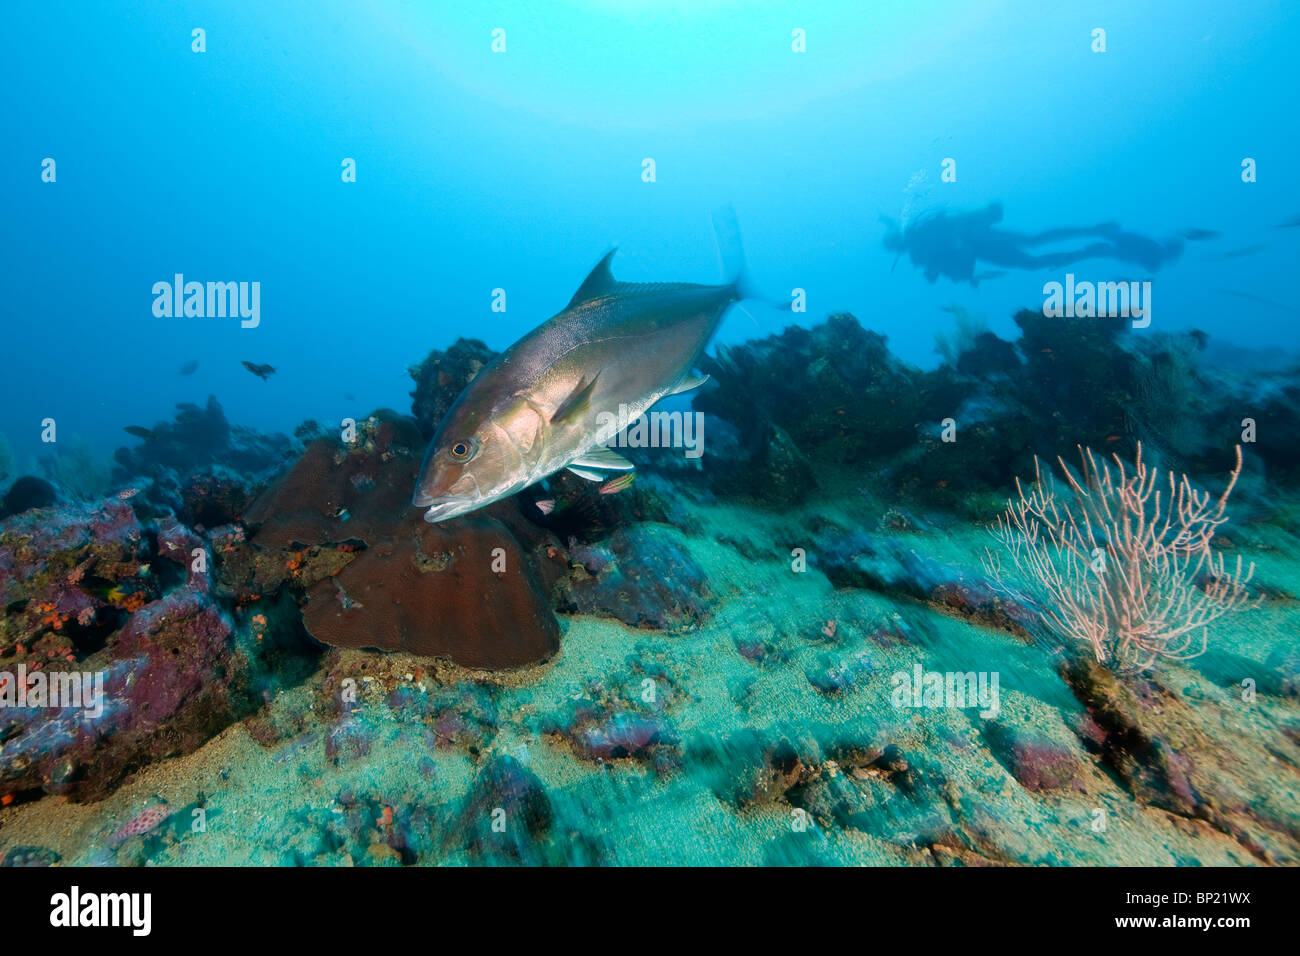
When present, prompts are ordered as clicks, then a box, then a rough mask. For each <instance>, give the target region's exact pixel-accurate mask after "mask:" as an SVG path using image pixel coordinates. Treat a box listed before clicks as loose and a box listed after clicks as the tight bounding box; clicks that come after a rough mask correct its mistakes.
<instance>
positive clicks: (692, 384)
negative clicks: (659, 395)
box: [668, 373, 709, 395]
mask: <svg viewBox="0 0 1300 956" xmlns="http://www.w3.org/2000/svg"><path fill="white" fill-rule="evenodd" d="M708 380H709V377H708V376H707V375H691V374H690V373H687V375H686V376H685V377H684V378H683V379H682V380H681V381H680V382H678V383H677V384H676V385H674V386H673V390H672V391H671V392H669V393H668V394H669V395H680V394H682V392H690V391H694V390H695V389H697V388H699V387H700V386H701V385H703V384H704V383H705V382H707V381H708Z"/></svg>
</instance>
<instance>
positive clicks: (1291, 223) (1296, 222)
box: [1273, 215, 1300, 229]
mask: <svg viewBox="0 0 1300 956" xmlns="http://www.w3.org/2000/svg"><path fill="white" fill-rule="evenodd" d="M1297 226H1300V215H1295V216H1292V217H1291V218H1290V219H1288V220H1287V221H1286V222H1279V223H1278V224H1277V225H1276V226H1274V227H1273V228H1274V229H1295V228H1296V227H1297Z"/></svg>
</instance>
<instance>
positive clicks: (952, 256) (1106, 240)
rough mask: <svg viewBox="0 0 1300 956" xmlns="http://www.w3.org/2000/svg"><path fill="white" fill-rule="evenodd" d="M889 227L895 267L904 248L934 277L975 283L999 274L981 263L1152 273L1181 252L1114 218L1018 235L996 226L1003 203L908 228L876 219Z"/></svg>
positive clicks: (1178, 243)
mask: <svg viewBox="0 0 1300 956" xmlns="http://www.w3.org/2000/svg"><path fill="white" fill-rule="evenodd" d="M880 219H881V221H882V222H884V223H885V224H886V225H887V226H888V227H889V230H888V231H887V232H886V233H885V238H884V245H885V248H886V249H889V250H891V251H893V252H896V253H897V255H896V256H895V257H894V265H895V266H897V265H898V260H899V259H900V258H901V257H902V255H903V253H904V252H906V253H907V255H908V258H909V259H911V260H912V264H913V265H915V266H917V267H918V268H920V269H921V270H923V271H924V273H925V278H926V279H927V280H928V281H930V282H934V281H936V280H937V279H938V278H939V276H941V275H942V276H947V277H948V278H949V279H951V280H952V281H954V282H969V283H970V284H971V285H974V286H977V285H979V282H980V280H981V279H989V278H993V277H994V276H998V275H1002V273H1001V272H983V273H979V274H977V273H976V271H975V269H976V266H977V265H979V264H980V263H987V264H989V265H995V266H1004V267H1006V268H1008V269H1026V270H1032V269H1060V268H1062V267H1064V266H1068V265H1071V264H1073V263H1075V262H1080V261H1082V260H1084V259H1115V260H1118V261H1120V262H1129V263H1132V264H1134V265H1138V266H1141V267H1142V268H1144V269H1147V270H1149V271H1152V272H1154V271H1155V270H1157V269H1159V268H1160V266H1161V265H1163V264H1164V263H1165V262H1166V261H1172V260H1174V259H1177V258H1178V256H1179V255H1181V254H1182V251H1183V244H1182V240H1180V239H1171V240H1170V241H1169V242H1167V243H1161V242H1158V241H1156V240H1155V239H1149V238H1147V237H1146V236H1143V235H1139V234H1138V233H1134V232H1125V231H1124V230H1122V229H1121V228H1120V227H1119V225H1118V224H1116V223H1113V222H1105V223H1100V224H1098V225H1095V226H1079V227H1062V228H1057V229H1048V230H1045V231H1044V232H1038V233H1032V234H1029V233H1020V232H1013V231H1011V230H1009V229H998V228H995V224H996V223H999V222H1001V221H1002V203H1000V202H992V203H989V204H988V205H987V206H985V207H984V208H983V209H979V210H976V211H974V212H966V213H956V214H950V213H947V212H938V213H931V214H929V215H926V216H922V217H919V218H918V219H916V220H915V221H913V222H911V223H908V224H907V225H906V226H900V225H899V224H898V223H896V222H894V221H893V220H891V219H889V218H888V217H886V216H881V217H880ZM1078 238H1094V239H1096V240H1097V241H1096V242H1092V243H1089V244H1088V245H1085V246H1082V247H1080V248H1077V249H1072V250H1067V251H1059V252H1042V253H1034V252H1030V251H1029V250H1030V249H1033V248H1034V247H1036V246H1041V245H1044V244H1046V243H1050V242H1059V241H1061V240H1064V239H1078Z"/></svg>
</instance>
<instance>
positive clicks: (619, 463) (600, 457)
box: [569, 446, 636, 477]
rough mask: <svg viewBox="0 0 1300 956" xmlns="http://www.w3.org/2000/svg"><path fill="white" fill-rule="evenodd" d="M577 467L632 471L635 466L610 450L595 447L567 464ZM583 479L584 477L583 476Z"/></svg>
mask: <svg viewBox="0 0 1300 956" xmlns="http://www.w3.org/2000/svg"><path fill="white" fill-rule="evenodd" d="M575 465H576V466H578V467H579V468H583V469H587V470H589V471H590V470H596V469H600V470H602V471H633V470H635V468H636V465H634V464H632V463H631V462H630V461H628V460H627V459H626V458H624V457H623V456H622V455H620V454H619V453H618V452H616V451H614V450H613V449H612V448H604V447H600V446H597V447H596V448H593V449H592V450H591V451H589V452H587V453H586V454H585V455H583V456H582V457H581V458H575V459H574V460H573V461H571V462H569V467H570V468H573V466H575ZM583 477H586V476H585V475H584V476H583Z"/></svg>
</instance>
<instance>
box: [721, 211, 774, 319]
mask: <svg viewBox="0 0 1300 956" xmlns="http://www.w3.org/2000/svg"><path fill="white" fill-rule="evenodd" d="M713 238H714V240H715V241H716V242H717V244H718V261H719V262H720V263H721V265H722V275H723V278H724V280H725V281H727V283H728V284H729V285H730V286H731V287H732V288H733V289H734V290H735V295H736V299H737V301H739V300H740V299H757V300H759V301H760V302H765V303H767V304H768V305H770V306H771V307H772V308H774V309H778V310H782V311H785V312H789V311H790V303H789V302H781V301H779V300H777V299H773V298H771V297H770V296H767V295H765V294H763V293H762V292H760V291H759V290H758V287H757V286H756V285H755V284H754V281H753V279H752V278H751V277H750V274H749V267H748V266H747V265H746V264H745V247H744V244H743V243H742V242H741V241H740V224H739V223H738V222H737V221H736V210H735V209H734V208H733V207H732V205H731V203H727V204H726V205H725V206H721V207H719V208H718V209H715V210H714V211H713Z"/></svg>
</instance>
